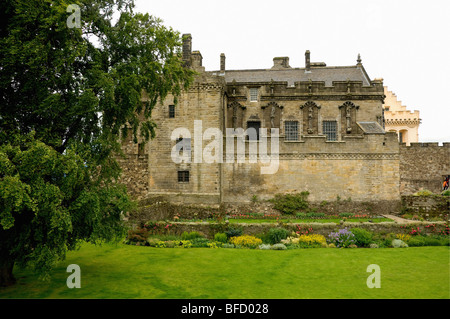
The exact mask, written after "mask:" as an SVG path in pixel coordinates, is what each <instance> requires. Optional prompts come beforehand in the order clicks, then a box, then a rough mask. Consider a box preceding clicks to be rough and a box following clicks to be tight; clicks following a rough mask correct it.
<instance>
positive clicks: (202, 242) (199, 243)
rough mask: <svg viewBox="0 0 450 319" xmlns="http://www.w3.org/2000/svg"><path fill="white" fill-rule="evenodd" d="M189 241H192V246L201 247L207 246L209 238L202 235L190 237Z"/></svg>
mask: <svg viewBox="0 0 450 319" xmlns="http://www.w3.org/2000/svg"><path fill="white" fill-rule="evenodd" d="M190 242H191V243H192V247H196V248H201V247H208V243H209V240H208V239H207V238H204V237H197V238H194V239H191V240H190Z"/></svg>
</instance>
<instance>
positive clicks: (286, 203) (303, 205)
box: [270, 192, 309, 215]
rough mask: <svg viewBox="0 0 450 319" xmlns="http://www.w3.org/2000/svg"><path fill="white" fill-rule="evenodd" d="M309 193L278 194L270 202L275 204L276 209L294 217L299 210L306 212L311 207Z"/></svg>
mask: <svg viewBox="0 0 450 319" xmlns="http://www.w3.org/2000/svg"><path fill="white" fill-rule="evenodd" d="M308 195H309V192H301V193H300V194H285V195H280V194H277V195H275V197H274V198H273V199H271V200H270V201H271V202H272V203H273V204H274V206H273V207H274V208H275V209H277V210H279V211H281V212H282V213H284V214H288V215H292V214H295V213H296V212H298V211H299V210H304V209H307V208H308V207H309V205H308V202H307V200H306V199H307V197H308Z"/></svg>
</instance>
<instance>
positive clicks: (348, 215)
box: [339, 213, 355, 218]
mask: <svg viewBox="0 0 450 319" xmlns="http://www.w3.org/2000/svg"><path fill="white" fill-rule="evenodd" d="M354 215H355V214H353V213H339V217H347V218H348V217H353V216H354Z"/></svg>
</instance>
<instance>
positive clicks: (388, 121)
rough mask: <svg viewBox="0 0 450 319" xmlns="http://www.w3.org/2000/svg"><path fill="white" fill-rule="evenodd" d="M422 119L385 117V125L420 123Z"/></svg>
mask: <svg viewBox="0 0 450 319" xmlns="http://www.w3.org/2000/svg"><path fill="white" fill-rule="evenodd" d="M420 123H421V120H420V119H398V120H397V119H385V125H419V124H420Z"/></svg>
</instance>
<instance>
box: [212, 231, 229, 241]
mask: <svg viewBox="0 0 450 319" xmlns="http://www.w3.org/2000/svg"><path fill="white" fill-rule="evenodd" d="M214 241H218V242H221V243H226V242H227V241H228V236H227V234H225V233H217V234H215V235H214Z"/></svg>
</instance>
